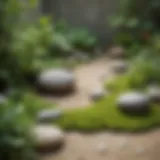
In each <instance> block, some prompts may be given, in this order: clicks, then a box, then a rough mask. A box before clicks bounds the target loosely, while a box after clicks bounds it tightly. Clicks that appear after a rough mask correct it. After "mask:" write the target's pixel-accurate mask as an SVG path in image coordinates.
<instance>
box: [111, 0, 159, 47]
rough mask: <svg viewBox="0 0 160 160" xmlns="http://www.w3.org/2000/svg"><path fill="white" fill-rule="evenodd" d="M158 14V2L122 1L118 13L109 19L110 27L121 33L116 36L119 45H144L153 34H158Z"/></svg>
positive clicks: (154, 0) (144, 0)
mask: <svg viewBox="0 0 160 160" xmlns="http://www.w3.org/2000/svg"><path fill="white" fill-rule="evenodd" d="M142 8H143V9H142ZM159 14H160V1H159V0H151V1H147V0H141V1H138V0H122V1H121V2H120V5H119V12H118V13H117V14H116V15H115V16H114V17H112V19H111V25H112V26H113V27H115V28H116V29H120V30H122V31H123V33H120V35H118V37H119V42H121V44H123V45H132V43H135V42H138V43H142V44H146V43H148V41H149V39H150V37H151V36H152V34H153V33H156V32H159V29H160V23H159V16H158V15H159ZM122 35H123V36H122ZM126 41H127V44H126Z"/></svg>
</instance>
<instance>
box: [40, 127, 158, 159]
mask: <svg viewBox="0 0 160 160" xmlns="http://www.w3.org/2000/svg"><path fill="white" fill-rule="evenodd" d="M107 159H108V160H159V159H160V129H159V130H156V131H150V132H148V133H139V134H126V133H111V132H101V133H94V134H93V133H90V134H82V133H76V132H72V133H66V145H65V146H64V148H63V149H62V150H61V151H59V152H58V153H56V154H54V155H49V156H48V157H47V156H46V157H44V159H43V160H107Z"/></svg>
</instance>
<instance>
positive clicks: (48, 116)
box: [38, 109, 62, 123]
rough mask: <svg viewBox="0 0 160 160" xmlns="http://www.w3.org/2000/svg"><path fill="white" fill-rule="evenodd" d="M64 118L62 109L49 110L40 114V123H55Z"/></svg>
mask: <svg viewBox="0 0 160 160" xmlns="http://www.w3.org/2000/svg"><path fill="white" fill-rule="evenodd" d="M61 116H62V111H61V110H60V109H48V110H43V111H41V112H39V114H38V121H39V122H40V123H48V122H53V121H54V120H57V119H59V118H60V117H61Z"/></svg>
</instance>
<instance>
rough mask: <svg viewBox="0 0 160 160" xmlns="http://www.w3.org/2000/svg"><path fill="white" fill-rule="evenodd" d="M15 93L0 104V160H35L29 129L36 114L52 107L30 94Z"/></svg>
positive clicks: (34, 120) (33, 122)
mask: <svg viewBox="0 0 160 160" xmlns="http://www.w3.org/2000/svg"><path fill="white" fill-rule="evenodd" d="M22 93H23V92H22V91H20V92H19V91H17V90H16V91H15V90H14V92H13V93H12V94H10V96H9V98H8V99H7V101H6V102H5V103H1V104H0V150H1V152H0V159H5V160H16V159H21V160H33V159H36V154H35V152H34V148H33V146H34V144H33V143H32V142H33V139H32V135H30V131H31V128H32V127H33V126H34V124H35V122H36V116H37V112H38V111H39V110H41V109H42V108H44V107H47V108H50V107H54V105H53V104H52V105H51V104H50V103H47V102H45V101H43V100H42V99H41V98H40V97H38V96H36V95H34V94H33V93H32V94H31V93H30V92H27V93H25V94H24V93H23V94H22Z"/></svg>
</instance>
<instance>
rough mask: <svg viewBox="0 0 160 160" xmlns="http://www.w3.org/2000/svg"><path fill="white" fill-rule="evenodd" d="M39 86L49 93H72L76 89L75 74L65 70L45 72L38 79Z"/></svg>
mask: <svg viewBox="0 0 160 160" xmlns="http://www.w3.org/2000/svg"><path fill="white" fill-rule="evenodd" d="M38 86H39V87H40V88H41V89H43V90H45V91H49V92H62V93H63V92H70V91H73V90H74V87H75V77H74V74H73V73H72V72H71V71H69V70H65V69H53V70H48V71H44V72H42V73H41V74H40V76H39V77H38Z"/></svg>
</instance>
